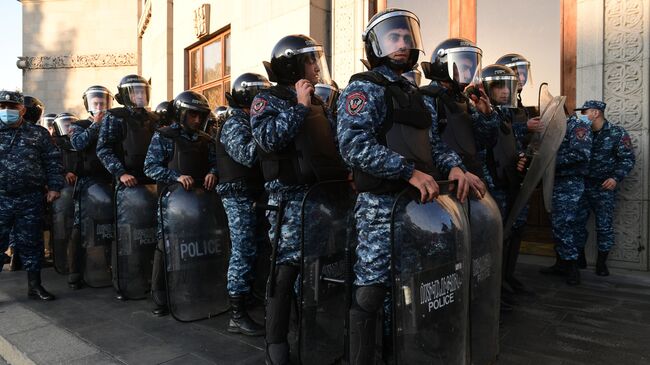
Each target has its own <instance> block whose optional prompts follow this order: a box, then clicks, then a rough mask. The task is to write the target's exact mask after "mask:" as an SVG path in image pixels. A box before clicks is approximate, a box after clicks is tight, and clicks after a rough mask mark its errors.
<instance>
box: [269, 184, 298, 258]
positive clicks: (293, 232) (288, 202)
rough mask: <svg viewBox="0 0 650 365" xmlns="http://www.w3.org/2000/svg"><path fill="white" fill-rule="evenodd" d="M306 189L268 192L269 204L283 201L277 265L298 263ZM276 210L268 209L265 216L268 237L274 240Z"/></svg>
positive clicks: (277, 204) (278, 203)
mask: <svg viewBox="0 0 650 365" xmlns="http://www.w3.org/2000/svg"><path fill="white" fill-rule="evenodd" d="M305 194H306V191H292V192H285V193H277V192H269V205H275V206H279V205H280V200H282V201H284V204H285V206H284V216H283V218H282V222H281V223H280V239H279V240H278V251H277V256H276V264H277V265H300V258H301V255H300V235H301V230H302V219H301V207H302V200H303V199H304V197H305ZM277 214H278V213H277V212H276V211H268V212H267V213H266V217H267V219H268V220H269V223H270V224H271V228H270V229H269V239H270V240H271V242H272V243H273V242H275V227H276V225H277V223H278V222H277Z"/></svg>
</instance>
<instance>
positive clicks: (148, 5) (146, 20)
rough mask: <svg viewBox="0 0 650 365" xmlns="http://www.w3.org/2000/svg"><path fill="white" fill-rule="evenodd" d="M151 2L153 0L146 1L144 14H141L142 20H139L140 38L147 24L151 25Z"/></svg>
mask: <svg viewBox="0 0 650 365" xmlns="http://www.w3.org/2000/svg"><path fill="white" fill-rule="evenodd" d="M151 2H152V0H147V1H145V2H144V9H142V15H140V20H138V37H140V38H142V35H144V32H145V31H146V30H147V26H149V21H151Z"/></svg>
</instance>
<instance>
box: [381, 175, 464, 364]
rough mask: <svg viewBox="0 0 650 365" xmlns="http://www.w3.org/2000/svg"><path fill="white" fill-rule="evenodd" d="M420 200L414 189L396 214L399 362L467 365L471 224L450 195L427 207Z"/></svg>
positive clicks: (403, 198) (405, 194) (394, 267)
mask: <svg viewBox="0 0 650 365" xmlns="http://www.w3.org/2000/svg"><path fill="white" fill-rule="evenodd" d="M440 191H441V193H444V192H446V191H448V186H447V185H446V184H444V183H440ZM415 196H417V197H416V198H415V200H414V197H415ZM418 199H419V193H418V194H417V195H413V190H411V189H410V188H409V189H407V190H405V191H404V192H402V193H401V194H400V195H399V196H398V198H397V200H396V202H395V205H394V206H393V211H392V223H391V239H392V250H393V260H392V273H393V274H392V276H393V278H392V279H393V285H392V302H393V304H392V331H393V334H392V335H393V353H394V358H395V362H396V363H397V364H409V365H412V364H466V363H467V361H468V351H469V346H468V305H469V279H470V276H469V275H468V274H469V269H470V261H469V259H470V252H469V250H470V247H469V222H468V221H467V216H466V214H465V212H464V210H463V207H462V206H461V205H460V204H459V203H458V201H456V200H455V198H453V197H451V196H450V195H447V194H445V195H442V194H441V195H440V196H439V197H438V198H437V199H436V200H435V201H433V202H430V203H426V204H421V203H419V202H418Z"/></svg>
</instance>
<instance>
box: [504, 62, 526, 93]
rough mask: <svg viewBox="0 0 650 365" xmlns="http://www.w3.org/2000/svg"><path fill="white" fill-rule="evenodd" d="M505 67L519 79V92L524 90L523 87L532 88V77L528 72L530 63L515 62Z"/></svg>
mask: <svg viewBox="0 0 650 365" xmlns="http://www.w3.org/2000/svg"><path fill="white" fill-rule="evenodd" d="M506 66H508V67H510V68H511V69H512V70H513V71H514V72H515V73H516V74H517V77H518V78H519V90H518V91H520V92H521V90H522V89H523V88H524V86H526V85H528V86H529V87H531V88H532V86H533V77H532V74H531V72H530V62H528V61H517V62H513V63H509V64H507V65H506Z"/></svg>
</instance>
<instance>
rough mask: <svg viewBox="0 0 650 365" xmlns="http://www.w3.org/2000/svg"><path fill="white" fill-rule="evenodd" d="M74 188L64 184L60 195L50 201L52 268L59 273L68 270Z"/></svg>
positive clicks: (66, 272)
mask: <svg viewBox="0 0 650 365" xmlns="http://www.w3.org/2000/svg"><path fill="white" fill-rule="evenodd" d="M73 195H74V188H73V187H72V186H69V185H66V186H65V187H64V188H63V189H61V196H60V197H59V199H57V200H55V201H54V202H53V203H52V226H51V228H50V237H51V238H50V245H51V247H52V257H53V259H54V269H55V270H56V272H57V273H59V274H68V273H69V272H70V263H69V262H68V249H69V245H70V232H72V225H73V224H74V200H73Z"/></svg>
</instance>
